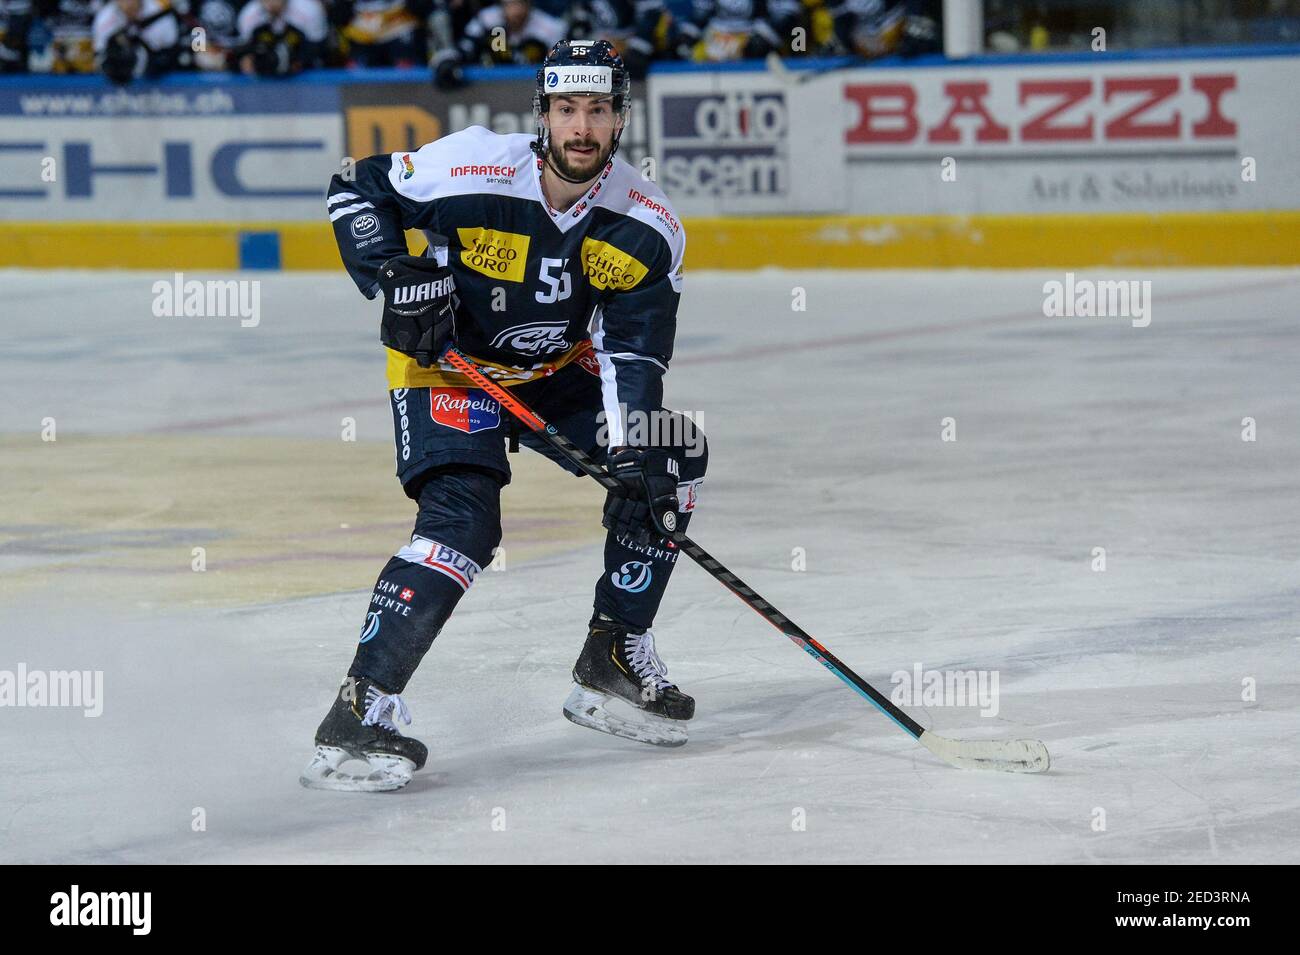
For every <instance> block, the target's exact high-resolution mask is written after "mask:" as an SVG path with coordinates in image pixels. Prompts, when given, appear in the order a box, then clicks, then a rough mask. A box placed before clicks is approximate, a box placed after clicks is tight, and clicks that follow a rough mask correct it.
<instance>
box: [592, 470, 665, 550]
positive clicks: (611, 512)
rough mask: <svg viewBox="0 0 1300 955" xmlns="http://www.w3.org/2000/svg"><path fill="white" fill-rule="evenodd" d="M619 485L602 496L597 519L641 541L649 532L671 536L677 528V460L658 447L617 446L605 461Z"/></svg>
mask: <svg viewBox="0 0 1300 955" xmlns="http://www.w3.org/2000/svg"><path fill="white" fill-rule="evenodd" d="M606 464H607V466H608V468H609V473H610V474H611V475H612V476H613V477H614V478H615V479H616V480H617V481H618V482H619V483H620V484H621V485H622V486H623V489H622V493H620V492H618V491H610V492H609V494H608V496H607V497H606V498H605V516H604V519H603V520H602V521H601V523H602V524H603V525H604V526H605V527H607V528H609V529H610V530H611V531H614V532H616V533H619V534H626V535H628V536H629V537H631V538H632V539H634V540H636V541H637V542H638V543H641V544H648V543H649V542H650V532H651V531H656V532H658V533H659V534H662V535H663V536H665V537H671V536H672V534H673V532H674V531H676V530H677V476H678V473H679V472H678V469H677V461H676V459H675V458H673V456H672V455H670V454H669V453H668V452H667V451H665V450H663V449H662V448H618V449H614V450H611V451H610V455H609V460H608V461H607V462H606Z"/></svg>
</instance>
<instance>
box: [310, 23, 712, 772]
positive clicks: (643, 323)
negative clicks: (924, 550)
mask: <svg viewBox="0 0 1300 955" xmlns="http://www.w3.org/2000/svg"><path fill="white" fill-rule="evenodd" d="M629 93H630V80H629V78H628V75H627V70H626V68H625V66H624V63H623V61H622V59H621V58H620V57H619V56H618V54H617V53H616V52H615V51H614V50H613V48H612V47H611V46H610V45H609V44H608V43H607V42H605V41H603V40H595V41H591V40H585V41H584V40H571V41H565V40H561V41H559V42H558V43H556V44H555V45H554V47H553V48H552V49H551V50H550V52H549V53H548V54H547V56H546V59H545V61H544V63H543V65H542V67H541V69H539V70H538V72H537V88H536V92H535V94H534V97H533V111H534V114H535V116H536V119H537V132H536V136H535V137H534V136H532V135H529V134H526V133H521V134H513V135H498V134H495V133H492V132H489V131H488V130H486V129H483V128H482V127H471V128H469V129H466V130H463V131H461V132H458V133H455V134H452V135H449V136H445V137H443V138H442V139H439V140H437V141H436V142H433V143H429V144H428V145H426V146H424V147H423V148H421V149H419V150H415V151H413V152H398V153H394V154H392V155H384V156H373V157H371V158H369V159H365V160H362V161H361V162H360V163H358V164H357V166H356V168H355V175H354V176H349V177H344V176H336V177H335V178H334V179H333V181H332V182H331V183H330V188H329V196H328V208H329V215H330V219H331V220H332V221H333V224H334V230H335V235H336V238H337V240H338V245H339V249H340V252H341V254H342V258H343V262H344V264H345V265H346V267H347V270H348V273H349V274H350V275H351V276H352V278H353V279H354V280H355V281H356V283H357V285H358V287H359V288H360V289H361V291H362V292H363V293H364V294H365V295H366V296H367V297H370V298H373V297H375V296H377V295H379V294H381V293H382V295H383V297H384V310H383V315H382V318H381V323H380V324H381V330H380V340H381V341H382V342H383V344H384V345H385V346H387V349H388V351H387V357H388V386H389V389H390V400H391V405H392V413H393V424H394V432H395V441H396V449H397V476H398V478H399V480H400V481H401V482H402V486H403V488H404V490H405V492H406V494H407V495H408V496H410V497H411V498H412V499H413V500H415V501H416V502H417V503H418V505H419V509H418V514H417V517H416V520H415V530H414V534H413V535H412V537H411V539H410V542H409V543H407V544H405V545H404V546H402V547H401V548H400V549H399V550H398V551H397V553H396V555H395V556H393V557H392V558H391V559H390V560H389V561H388V563H387V564H386V565H385V566H384V568H383V570H382V571H381V572H380V574H379V580H378V582H377V584H376V585H375V590H374V594H373V596H372V598H371V604H370V611H369V613H368V614H367V616H366V621H365V624H364V626H363V628H362V632H361V639H360V644H359V646H358V647H357V650H356V655H355V657H354V659H353V661H352V665H351V667H350V668H349V670H348V674H347V679H346V680H345V681H344V683H343V685H342V687H341V689H340V691H339V693H338V695H337V697H336V699H335V700H334V703H333V705H332V707H331V708H330V710H329V713H328V714H327V715H326V717H325V719H324V721H323V722H322V723H321V725H320V728H319V729H318V730H317V733H316V753H315V756H314V758H313V759H312V762H311V764H310V765H309V766H308V767H307V769H306V770H305V771H304V773H303V776H302V782H303V784H304V785H306V786H312V787H318V788H327V789H351V790H386V789H396V788H399V787H401V786H402V785H405V784H406V783H407V782H409V781H410V778H411V773H412V772H414V771H415V770H417V769H419V768H420V767H421V766H423V764H424V762H425V758H426V755H427V751H426V749H425V747H424V745H423V744H421V743H420V742H418V741H417V740H414V739H412V738H410V737H406V736H402V735H401V734H400V733H399V732H398V730H397V726H396V723H395V720H396V719H401V720H403V721H404V722H407V723H409V722H410V714H409V712H408V709H407V706H406V704H405V702H404V701H403V700H402V698H401V697H400V696H399V694H400V693H402V692H403V690H404V689H405V687H406V685H407V682H408V681H409V680H410V679H411V676H412V674H413V673H414V672H415V669H416V667H417V666H418V665H419V663H420V660H421V658H422V657H423V656H424V654H425V652H426V651H428V649H429V648H430V646H431V645H432V643H433V640H434V638H435V637H436V636H437V635H438V633H439V631H440V630H441V629H442V627H443V625H444V624H445V623H446V622H447V619H448V617H449V616H450V615H451V613H452V610H453V609H454V608H455V606H456V603H457V602H458V601H459V600H460V599H461V597H463V596H464V594H465V592H466V591H467V590H468V589H469V587H470V585H471V584H472V583H473V582H474V580H475V578H476V577H477V576H478V575H479V573H480V571H481V569H482V568H483V566H484V565H485V564H487V563H488V562H490V561H491V559H492V555H493V551H494V549H495V548H496V546H497V544H498V542H499V541H500V539H501V526H500V492H501V488H502V486H504V485H505V484H506V483H508V482H509V481H510V465H509V462H508V459H507V457H506V454H507V452H506V447H505V446H506V444H507V442H509V443H510V444H511V445H515V444H516V442H518V443H522V444H524V445H526V446H528V447H530V448H532V449H533V450H536V451H539V452H541V453H543V454H545V455H547V456H548V457H552V458H553V459H554V460H557V463H561V464H562V466H565V467H570V466H569V465H568V464H567V463H566V462H564V461H561V460H559V458H558V457H557V456H556V455H555V454H554V452H552V451H551V449H549V448H548V447H547V446H546V445H545V444H543V443H542V442H541V441H540V440H537V439H536V438H535V436H534V435H533V434H532V432H530V431H528V430H527V429H520V428H518V427H515V426H514V425H513V419H512V418H510V417H509V415H508V412H507V411H506V410H505V409H503V408H502V407H501V406H500V404H499V403H498V402H497V401H496V400H494V399H493V398H492V397H491V396H490V395H489V394H487V393H486V392H484V391H482V390H480V389H477V388H475V387H473V385H472V383H471V382H469V381H468V380H466V379H465V378H463V377H462V376H461V375H459V374H458V373H456V372H455V371H454V370H453V369H451V366H450V365H448V364H446V363H445V361H440V360H439V357H440V356H441V355H442V352H443V351H444V350H445V347H446V345H447V344H448V342H452V343H454V344H455V345H456V347H458V348H459V349H461V350H462V351H463V352H464V353H466V354H468V355H469V356H470V357H471V358H473V359H474V360H475V361H476V362H477V363H478V364H479V365H480V366H481V367H483V368H484V369H485V370H486V372H487V373H488V374H489V376H490V377H492V378H493V379H494V380H496V381H498V382H499V383H500V384H501V385H503V386H506V387H509V388H510V389H511V390H512V393H514V394H517V395H518V396H519V398H520V399H521V400H522V401H524V402H525V403H526V404H528V405H530V406H531V407H533V408H535V409H536V410H537V412H538V413H539V414H540V415H542V416H543V417H544V418H546V419H547V421H548V422H550V423H551V424H552V425H553V426H554V427H555V428H556V429H557V430H559V431H560V432H561V433H562V434H564V435H565V436H566V437H567V438H569V439H570V440H571V441H573V442H574V443H575V444H577V445H578V446H579V447H581V448H582V449H583V450H585V451H586V452H587V453H588V454H589V455H591V457H592V458H594V459H595V460H597V461H599V462H601V463H602V464H604V465H605V466H606V467H608V468H609V470H610V472H611V473H612V474H613V475H614V476H615V477H616V478H617V479H618V480H619V481H620V482H621V484H622V487H623V493H618V494H615V493H611V494H609V495H608V497H607V499H606V502H605V507H604V515H603V520H602V523H603V525H604V526H605V527H606V528H608V534H607V536H606V541H605V551H604V565H605V566H604V569H603V571H602V572H601V574H600V576H599V578H598V579H597V582H596V591H595V606H594V610H593V612H592V615H591V618H590V622H589V624H588V632H587V636H586V643H585V645H584V646H583V647H582V651H581V653H580V655H579V656H578V660H577V663H576V664H575V665H574V668H573V678H574V682H575V685H574V687H573V689H572V692H571V693H570V695H569V697H568V699H567V700H566V701H565V704H564V708H563V712H564V715H565V716H566V717H567V718H568V719H569V720H571V721H572V722H574V723H578V724H580V725H582V726H588V727H591V728H592V729H597V730H601V731H603V732H607V733H611V734H613V735H616V736H623V737H627V738H631V739H634V740H639V741H642V742H648V743H655V744H658V745H666V746H672V745H680V744H681V743H684V742H685V741H686V730H685V726H686V721H687V720H689V719H690V718H691V717H692V716H693V715H694V711H695V701H694V700H693V699H692V698H691V697H689V696H687V695H686V694H685V693H683V692H681V690H679V689H678V688H677V687H676V686H675V685H674V684H673V683H672V682H671V681H669V679H668V675H667V668H666V667H665V665H664V663H663V661H662V659H661V658H660V656H659V654H658V653H657V652H656V649H655V643H654V636H653V634H652V632H651V630H650V626H651V624H652V623H653V621H654V618H655V613H656V611H657V610H658V608H659V603H660V601H661V600H662V598H663V594H664V588H665V587H666V586H667V584H668V580H669V577H670V576H671V574H672V571H673V566H674V564H675V562H676V559H677V556H678V551H677V549H676V548H675V547H674V546H673V544H672V543H671V542H670V541H669V540H668V539H667V535H668V534H669V533H670V532H671V531H672V530H674V529H676V530H684V529H685V527H686V525H687V523H688V521H689V520H690V515H691V511H692V510H693V509H694V507H695V501H696V491H697V488H698V486H699V484H700V481H701V479H702V478H703V476H704V472H705V468H706V465H707V462H708V454H707V445H706V444H705V441H704V436H703V434H702V433H701V432H700V431H698V429H697V428H696V427H695V425H694V424H693V423H692V421H691V420H690V419H688V418H687V417H686V416H683V415H680V414H676V413H672V412H667V411H665V410H664V408H663V384H662V378H663V374H664V372H665V371H666V370H667V366H668V362H669V359H670V358H671V357H672V351H673V337H674V334H675V330H676V314H677V305H678V300H679V298H680V294H681V288H682V255H683V252H684V251H685V236H684V234H683V230H682V226H681V223H680V222H679V221H678V219H677V217H676V215H675V214H674V213H673V211H672V208H671V206H670V205H669V203H668V200H667V199H666V198H665V197H664V195H663V193H662V192H661V191H660V190H659V189H658V187H657V186H656V185H655V184H654V183H653V182H650V181H648V180H646V179H644V178H643V177H642V176H641V175H640V174H639V173H638V172H637V171H636V170H635V169H634V168H633V167H632V166H631V165H629V164H628V163H627V162H625V161H623V160H622V159H621V158H618V157H616V156H615V153H616V152H617V150H618V145H619V137H620V135H621V134H622V132H623V130H624V127H625V124H626V121H627V115H628V109H629V106H630V97H629ZM404 229H416V230H422V231H423V232H424V234H425V236H426V238H427V239H428V241H429V247H428V248H427V249H426V250H425V254H424V255H422V256H411V255H407V254H406V251H407V250H406V245H405V241H404V239H403V230H404ZM654 421H658V422H660V423H663V424H666V425H667V426H666V427H658V428H655V427H645V426H643V425H644V424H645V423H646V422H654ZM521 430H522V431H523V433H522V434H520V431H521ZM513 449H514V448H513V447H512V450H513ZM570 470H573V471H574V473H578V472H577V470H576V469H574V468H571V467H570ZM349 758H350V759H353V760H356V759H364V760H365V761H367V762H368V763H369V764H370V766H369V770H370V771H369V772H367V773H365V774H364V775H363V774H357V773H350V772H347V771H346V769H344V768H342V765H343V763H344V762H345V761H346V760H348V759H349Z"/></svg>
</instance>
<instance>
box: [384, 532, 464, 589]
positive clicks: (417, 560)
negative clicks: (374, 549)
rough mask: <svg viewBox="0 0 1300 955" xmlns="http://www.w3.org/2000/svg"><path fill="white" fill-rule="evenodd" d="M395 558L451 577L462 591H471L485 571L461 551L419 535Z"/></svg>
mask: <svg viewBox="0 0 1300 955" xmlns="http://www.w3.org/2000/svg"><path fill="white" fill-rule="evenodd" d="M395 556H397V557H400V558H402V560H409V561H410V562H411V563H412V564H419V565H420V566H421V567H428V568H429V569H430V570H436V571H437V572H438V573H440V574H444V575H445V576H447V577H450V578H451V579H452V580H454V581H455V582H456V583H457V584H459V585H460V589H461V590H469V585H470V584H472V583H474V578H475V576H477V575H478V572H479V571H480V570H482V569H483V568H482V567H480V566H479V565H478V564H476V563H474V561H472V560H470V559H469V558H468V557H466V556H465V555H464V554H462V553H461V552H460V551H458V550H455V549H454V548H451V547H448V546H447V545H446V544H439V543H438V542H437V541H435V540H429V539H428V538H427V537H421V536H420V535H418V534H416V535H415V536H414V537H412V538H411V543H409V544H407V545H406V546H405V547H403V548H402V549H401V550H399V551H398V552H397V554H396V555H395Z"/></svg>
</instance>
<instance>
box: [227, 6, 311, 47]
mask: <svg viewBox="0 0 1300 955" xmlns="http://www.w3.org/2000/svg"><path fill="white" fill-rule="evenodd" d="M266 27H269V28H270V30H271V32H272V33H274V34H276V35H283V34H284V33H285V31H286V30H288V29H289V28H293V29H295V30H297V31H298V32H299V33H301V34H302V35H303V37H304V38H306V39H307V41H308V42H310V43H320V42H322V41H323V40H324V39H325V35H326V33H328V32H329V21H328V20H327V19H326V17H325V7H324V6H322V5H321V2H320V0H289V2H288V3H286V4H285V5H284V9H283V10H282V11H281V12H280V13H279V14H278V15H276V16H274V17H273V16H271V14H269V13H267V11H266V8H265V7H264V6H262V4H261V3H260V2H259V0H249V2H248V3H246V4H244V8H243V9H242V10H240V11H239V19H238V20H237V21H236V29H237V30H238V32H239V42H240V43H251V42H252V40H253V34H255V33H257V32H258V31H259V30H261V29H263V28H266Z"/></svg>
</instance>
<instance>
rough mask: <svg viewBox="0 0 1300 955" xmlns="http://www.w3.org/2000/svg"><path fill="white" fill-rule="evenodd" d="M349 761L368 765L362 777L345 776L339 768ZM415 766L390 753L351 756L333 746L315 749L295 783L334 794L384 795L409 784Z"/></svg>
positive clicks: (403, 757) (402, 757) (350, 774)
mask: <svg viewBox="0 0 1300 955" xmlns="http://www.w3.org/2000/svg"><path fill="white" fill-rule="evenodd" d="M350 759H362V760H364V761H365V762H367V763H369V764H370V772H369V773H366V774H365V775H359V774H356V773H346V772H344V771H342V770H341V769H339V766H341V765H342V764H343V763H345V762H347V761H348V760H350ZM414 772H415V763H413V762H412V761H411V760H409V759H407V758H406V757H405V756H393V755H392V754H390V753H363V754H362V755H361V756H360V757H358V756H354V755H353V754H351V753H349V752H348V751H347V750H344V749H340V748H339V747H337V746H317V747H316V753H315V755H314V756H312V759H311V762H310V763H308V764H307V768H306V769H304V770H303V771H302V775H301V776H299V777H298V782H300V783H301V784H302V785H303V786H305V787H307V788H308V789H327V790H331V791H334V792H350V793H387V792H393V791H395V790H398V789H401V788H402V787H403V786H405V785H406V784H407V783H409V782H410V781H411V776H412V774H413V773H414Z"/></svg>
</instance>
